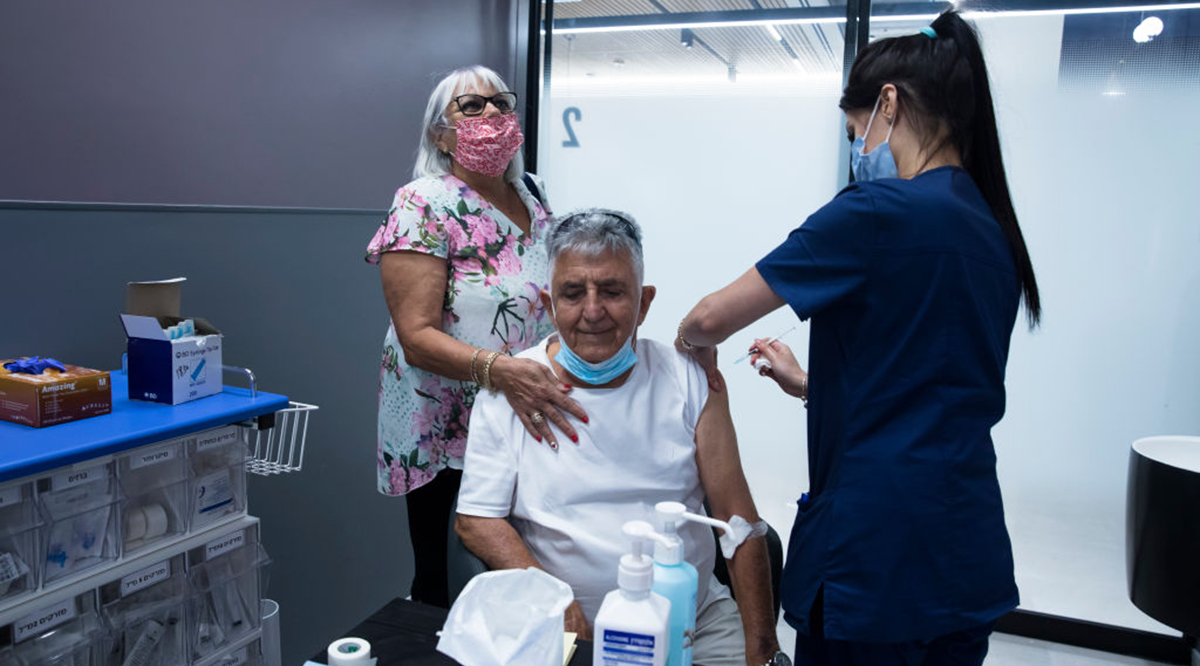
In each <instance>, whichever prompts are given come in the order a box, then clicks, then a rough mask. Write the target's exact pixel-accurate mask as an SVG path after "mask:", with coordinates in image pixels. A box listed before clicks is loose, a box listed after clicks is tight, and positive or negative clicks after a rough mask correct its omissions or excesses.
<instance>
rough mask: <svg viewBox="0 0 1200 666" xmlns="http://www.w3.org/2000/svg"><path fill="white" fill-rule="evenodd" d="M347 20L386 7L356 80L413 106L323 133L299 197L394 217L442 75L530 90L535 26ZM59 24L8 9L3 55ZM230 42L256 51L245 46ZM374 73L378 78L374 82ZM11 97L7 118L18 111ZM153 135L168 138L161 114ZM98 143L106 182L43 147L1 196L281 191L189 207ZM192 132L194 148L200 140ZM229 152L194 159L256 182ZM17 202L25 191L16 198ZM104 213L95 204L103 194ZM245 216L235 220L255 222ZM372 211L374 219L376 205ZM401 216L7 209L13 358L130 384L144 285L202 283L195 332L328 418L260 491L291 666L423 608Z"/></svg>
mask: <svg viewBox="0 0 1200 666" xmlns="http://www.w3.org/2000/svg"><path fill="white" fill-rule="evenodd" d="M71 4H72V5H73V6H75V5H78V3H71ZM85 4H86V3H85ZM193 4H194V3H193ZM313 4H314V3H313V2H312V1H311V0H306V1H305V3H304V5H305V6H308V5H313ZM334 4H335V5H336V6H338V7H342V6H346V5H360V4H361V5H364V6H371V7H373V8H375V10H376V11H377V12H379V13H380V15H383V16H387V17H388V18H387V21H386V25H387V26H388V27H387V31H388V32H390V33H393V35H392V37H393V38H394V40H396V41H397V43H398V44H399V47H398V49H384V50H380V51H378V52H377V53H374V54H369V53H368V54H362V53H360V54H359V55H358V56H357V58H358V60H357V61H356V62H355V63H347V67H348V68H349V69H355V68H357V67H358V66H359V64H361V63H365V64H363V66H366V67H374V68H381V67H384V66H385V65H386V66H387V67H391V68H392V70H393V73H394V80H392V81H391V82H390V84H389V85H390V86H391V90H389V91H388V93H387V94H388V96H390V97H392V98H394V99H395V100H397V103H396V104H394V105H392V106H391V107H389V108H388V109H387V113H385V114H382V115H381V116H370V117H369V118H368V117H364V119H363V123H362V126H351V125H354V123H351V122H346V123H344V124H343V123H340V122H339V123H331V124H328V125H325V126H321V127H316V128H314V129H313V130H312V131H313V133H314V136H315V137H317V138H319V141H317V142H316V144H317V145H316V146H315V147H313V146H310V148H312V149H313V150H315V151H317V152H321V151H326V152H331V153H333V154H334V155H335V157H336V159H332V160H330V161H328V162H326V165H327V167H328V168H326V169H325V170H324V172H323V173H321V174H316V175H313V176H312V177H311V178H308V179H307V180H303V181H297V182H301V183H302V184H303V187H300V188H299V190H296V189H291V190H287V192H291V193H295V192H297V191H301V190H305V189H306V188H308V187H310V186H311V187H312V188H313V189H314V190H315V191H316V192H317V193H318V194H319V195H320V196H314V199H312V200H311V201H308V202H309V203H312V202H313V201H317V200H319V201H321V202H323V203H325V204H335V203H336V204H342V203H354V204H356V205H358V204H361V205H365V206H370V207H378V208H383V207H385V206H386V205H387V204H388V203H389V201H390V198H391V195H392V193H393V192H394V190H395V188H396V187H398V186H399V185H402V184H403V183H404V182H405V181H406V180H407V173H408V172H409V169H410V168H411V164H412V157H411V156H412V155H413V151H414V150H415V137H416V133H417V118H418V117H419V116H420V114H421V112H422V111H423V108H424V104H425V99H426V97H427V95H428V92H429V89H430V87H431V81H432V73H433V72H439V71H446V70H448V69H450V68H452V67H455V66H458V65H462V64H468V63H471V62H483V63H484V64H488V65H490V66H492V67H494V68H495V69H497V70H498V71H500V72H501V74H502V75H504V76H505V77H506V78H508V79H509V80H510V81H511V80H513V76H512V75H513V71H514V69H515V62H516V56H515V49H514V48H513V47H512V44H513V43H514V42H513V39H514V32H515V30H516V29H517V28H516V26H517V25H518V23H521V25H523V22H518V21H517V20H516V16H515V12H514V11H513V9H512V7H513V5H515V4H516V3H515V2H514V3H513V4H512V5H510V4H509V3H505V2H492V1H490V0H439V2H427V3H418V2H399V3H386V2H354V3H331V5H334ZM49 5H55V3H49ZM96 6H97V7H99V5H96ZM130 6H136V7H140V8H142V9H145V10H146V15H145V17H143V20H142V21H141V22H140V23H138V25H139V27H140V29H142V30H145V31H150V32H153V31H155V30H156V29H165V27H169V26H163V25H161V24H156V23H155V21H157V20H159V18H157V17H160V16H161V12H160V11H151V10H150V9H149V8H148V5H147V3H130ZM46 7H47V4H46V3H5V4H4V8H3V9H0V26H8V27H0V33H4V34H5V38H4V39H0V49H6V48H8V47H6V46H3V42H4V41H5V39H7V37H8V36H11V33H12V32H13V31H12V30H11V29H9V28H11V25H12V23H6V21H9V20H12V19H13V18H14V15H18V16H16V18H18V19H20V18H22V16H20V15H23V14H25V13H27V12H28V13H30V14H31V15H32V14H35V13H42V12H44V11H49V10H48V9H46ZM121 7H124V5H121ZM418 7H419V11H418ZM105 9H106V11H118V5H112V4H109V5H105ZM122 11H123V10H122ZM297 11H299V10H297ZM498 13H499V14H504V15H507V13H511V14H513V16H511V17H510V19H511V20H510V19H506V21H507V23H505V25H504V26H498V25H492V24H491V23H488V22H485V21H482V20H479V16H485V15H486V16H492V15H497V14H498ZM60 16H69V13H66V14H63V15H60ZM63 20H64V21H66V20H67V19H66V18H64V19H63ZM106 25H107V23H106ZM228 28H229V30H230V31H233V32H235V31H236V30H235V28H236V26H228ZM329 29H330V30H331V31H335V32H337V36H338V37H339V38H341V39H343V40H344V41H347V42H354V41H355V38H356V35H354V34H349V33H346V32H345V27H344V26H342V25H341V24H339V23H337V22H334V23H332V24H330V28H329ZM381 29H382V28H381ZM169 42H170V40H162V42H161V44H159V45H157V46H156V48H157V49H159V50H158V51H154V50H152V51H149V52H147V53H145V54H144V57H145V58H146V60H147V61H150V62H152V61H153V60H154V58H155V57H157V56H158V55H161V54H162V53H163V52H164V51H163V50H164V49H169V47H170V44H169ZM26 46H27V48H29V49H30V50H31V52H30V53H27V54H23V55H24V56H25V57H24V61H26V62H29V61H31V60H36V59H37V58H38V57H41V56H43V55H45V48H48V47H45V48H43V47H41V46H38V45H33V44H28V43H27V42H26ZM401 47H402V48H401ZM39 49H40V50H39ZM10 52H11V51H10V50H7V51H5V53H6V54H7V53H10ZM77 55H79V54H77ZM371 58H375V59H376V61H372V62H367V61H370V59H371ZM364 59H365V60H364ZM6 63H7V64H6ZM6 66H7V67H8V69H3V70H0V86H4V85H8V84H9V83H11V79H10V78H7V75H8V74H11V72H12V69H11V61H10V60H9V59H8V58H7V57H0V68H3V67H6ZM145 66H146V67H147V68H150V67H151V65H150V64H146V65H145ZM147 71H150V70H149V69H148V70H147ZM212 75H213V76H219V75H220V73H219V72H215V73H213V74H212ZM23 76H24V75H23ZM26 80H27V81H28V80H29V79H28V77H27V78H26ZM76 83H78V81H77V82H76ZM39 85H42V86H44V87H46V88H47V89H50V88H54V87H55V86H56V85H58V84H56V83H55V81H52V80H46V81H43V82H41V83H40V84H39ZM42 92H45V91H42ZM327 92H328V91H327ZM4 97H5V99H6V105H4V106H7V100H10V99H11V98H10V97H8V96H7V95H4ZM401 102H402V103H401ZM4 106H0V114H3V111H2V109H3V108H4ZM300 112H301V111H300V110H294V111H293V113H300ZM322 112H323V110H322ZM93 114H98V115H97V116H96V117H99V115H103V114H99V112H98V111H97V110H96V109H92V108H78V109H74V110H73V111H72V112H71V113H70V117H69V118H68V119H67V120H69V124H73V126H77V127H83V128H86V127H88V126H89V122H90V121H89V119H91V118H93ZM278 115H286V114H284V113H283V112H282V111H281V112H280V114H278ZM277 117H278V116H277ZM10 120H11V116H4V115H0V136H2V137H4V138H3V141H2V142H0V147H3V146H4V145H5V143H4V142H7V145H10V146H11V142H12V140H13V138H14V136H17V135H19V134H20V132H19V131H17V129H16V128H14V127H12V126H10V125H6V124H5V123H8V122H9V121H10ZM101 120H103V118H101ZM309 120H312V119H311V118H309ZM368 121H369V122H368ZM147 122H155V117H154V115H153V114H150V115H149V120H148V121H147ZM281 122H284V121H281ZM286 122H287V123H294V122H300V121H293V120H287V121H286ZM268 124H270V123H268ZM79 131H81V132H83V133H84V134H85V135H86V137H87V139H88V141H90V142H91V143H90V145H91V146H92V148H91V150H92V151H93V153H92V154H93V155H95V156H96V157H97V162H96V163H95V164H91V165H85V166H86V167H87V168H86V169H84V168H83V167H79V169H76V168H75V166H78V165H75V166H72V165H68V164H63V163H59V165H58V166H57V167H56V166H55V165H51V164H49V162H48V161H46V160H45V159H44V156H39V155H38V154H37V153H36V152H34V147H33V146H32V145H29V146H25V147H23V148H21V150H20V151H19V153H18V154H17V155H13V154H12V153H9V152H7V151H5V150H0V162H3V163H4V164H6V165H7V166H6V167H0V184H5V185H4V186H5V187H9V186H12V187H16V186H15V185H12V183H11V182H9V181H10V179H11V178H13V177H15V176H21V178H22V180H20V183H18V184H19V185H20V188H23V189H22V193H24V194H27V195H29V196H32V197H35V198H40V199H58V200H70V199H72V198H74V197H76V196H77V195H78V194H79V192H80V191H81V190H79V189H78V188H79V187H82V186H85V185H87V183H86V182H85V181H86V178H85V176H87V174H91V175H93V176H94V175H96V174H97V173H103V172H105V171H107V170H111V171H114V173H111V174H107V175H106V178H108V180H107V181H106V182H108V183H125V184H126V185H128V187H129V189H128V190H121V191H123V192H128V193H129V194H128V196H131V197H133V196H141V193H143V192H161V191H164V190H163V188H168V189H169V188H173V187H176V186H178V187H180V188H183V189H180V190H178V191H180V192H183V191H190V192H193V193H194V195H188V196H186V197H183V198H184V199H186V200H189V201H192V200H194V199H193V196H201V195H202V194H203V195H204V196H208V195H210V194H211V195H212V196H213V197H214V198H213V199H211V200H205V201H203V202H202V203H231V201H227V200H224V195H225V194H230V193H235V190H233V189H228V188H226V189H222V188H223V187H224V186H226V185H229V186H240V184H239V183H237V182H235V181H237V180H238V179H239V178H240V179H241V180H250V181H251V182H252V183H253V182H258V180H261V179H257V180H256V178H257V177H258V176H261V178H262V179H269V178H271V177H272V170H271V167H270V166H269V165H262V164H255V165H253V169H252V171H253V173H251V174H246V173H242V174H241V175H240V176H235V175H228V177H227V178H224V180H221V181H219V182H218V181H212V182H210V183H208V184H209V185H214V186H218V187H215V189H213V190H211V191H209V192H201V190H200V189H192V190H188V189H186V188H190V187H191V184H189V183H188V182H186V181H187V178H182V179H181V175H180V174H178V173H173V172H172V173H154V172H153V170H150V171H149V172H148V171H146V170H145V169H144V167H145V164H135V163H133V162H131V161H129V160H128V156H127V154H126V153H125V152H123V151H124V150H125V148H124V147H122V146H120V145H118V144H121V143H122V141H123V139H122V138H121V137H114V136H106V135H104V133H103V132H102V131H101V130H100V129H96V132H97V134H95V135H92V134H89V133H88V131H84V130H79ZM178 131H179V133H180V134H183V133H186V128H178ZM343 136H352V137H370V138H371V140H372V141H373V142H374V143H376V144H378V146H376V147H380V146H382V147H383V148H386V151H385V152H386V154H387V155H388V156H390V162H389V163H388V164H387V165H386V168H384V167H383V166H380V163H379V160H378V157H379V156H378V155H377V154H372V153H371V150H367V149H364V154H363V155H362V159H361V161H356V160H354V159H347V158H346V154H343V153H344V152H345V153H347V154H352V153H354V151H355V150H357V149H358V148H361V147H363V146H364V145H366V144H365V143H363V142H357V143H353V142H351V143H353V146H352V147H351V148H346V149H345V151H343V148H342V147H338V144H339V142H340V140H341V137H343ZM179 140H181V141H182V140H185V137H181V138H179ZM187 140H191V139H187ZM281 141H286V142H291V141H300V140H299V139H295V138H294V137H293V138H286V139H281ZM227 147H228V146H225V148H227ZM284 147H285V148H287V147H294V146H284ZM110 149H111V150H110ZM222 149H223V148H222V147H221V146H215V147H214V151H215V152H214V153H213V154H207V153H206V152H205V150H204V149H203V146H196V154H195V155H194V156H193V157H194V158H195V159H197V160H201V161H212V162H213V164H214V165H216V166H220V167H228V168H229V169H231V170H232V171H234V172H236V171H237V169H239V168H240V167H241V166H244V165H239V164H236V158H235V157H233V156H231V155H229V154H224V155H222V156H221V157H214V156H213V155H216V154H218V153H219V151H220V150H222ZM114 156H115V157H114ZM316 157H318V158H319V157H320V155H317V156H316ZM18 162H21V163H24V164H27V165H28V166H29V168H30V169H32V170H33V172H34V173H33V174H32V175H31V174H25V175H22V174H21V173H20V171H21V169H19V168H15V167H14V166H13V165H14V164H16V163H18ZM5 168H7V171H5ZM60 175H61V176H62V177H61V178H60V177H59V176H60ZM114 191H115V190H114ZM244 191H245V192H250V193H254V192H256V191H257V190H256V189H255V188H254V187H250V188H248V189H246V190H244ZM301 193H303V192H301ZM331 193H332V194H337V195H338V196H342V195H345V196H346V197H347V198H345V199H338V200H337V201H327V200H326V196H325V195H326V194H331ZM12 194H13V191H11V188H10V191H8V192H6V195H9V196H11V195H12ZM85 194H87V193H86V192H85ZM218 195H220V196H218ZM87 198H93V197H92V195H91V194H87ZM232 198H233V199H234V201H233V202H234V203H245V202H244V201H242V200H240V198H239V197H232ZM360 198H365V199H369V203H365V204H364V203H361V202H360V201H359V199H360ZM272 200H273V199H272ZM306 201H307V200H306ZM291 203H296V202H291ZM382 215H383V212H382V210H381V211H379V212H378V213H361V212H348V211H340V212H339V211H327V212H321V211H309V212H304V211H294V210H292V211H288V210H277V211H270V210H249V209H224V210H222V209H218V208H214V209H208V210H204V209H193V210H188V209H183V208H173V209H172V208H161V207H158V208H155V207H149V208H141V209H140V208H137V207H126V208H124V209H117V210H104V209H102V207H65V208H59V209H41V208H38V207H36V206H31V205H25V204H20V203H0V248H3V251H4V255H5V258H4V261H3V262H0V283H3V284H4V285H5V298H4V300H3V306H2V309H0V357H8V356H16V355H31V354H41V355H49V356H53V357H55V358H58V359H61V360H64V361H68V362H71V363H76V364H80V365H85V366H92V367H100V368H114V367H117V366H118V365H119V364H120V357H121V353H122V352H123V351H124V344H125V340H124V336H123V333H122V330H121V326H120V322H119V321H118V318H117V314H118V313H119V312H120V311H121V309H122V306H123V304H124V289H125V283H126V282H127V281H130V280H147V279H160V278H166V277H172V276H177V275H184V276H187V277H188V283H187V285H186V287H185V289H184V297H183V310H184V314H193V315H198V316H203V317H206V318H207V319H209V320H210V321H212V322H213V323H214V324H215V325H217V326H219V327H220V328H221V329H222V331H223V332H224V334H225V362H226V363H228V364H231V365H242V366H248V367H251V368H253V369H254V370H255V372H256V373H257V374H258V377H259V380H260V385H261V386H262V387H263V388H264V389H265V390H268V391H272V392H275V393H283V394H286V395H288V396H289V397H292V398H293V399H296V400H300V401H303V402H309V403H314V404H317V405H319V406H320V408H321V409H320V411H318V412H316V414H315V415H314V416H313V417H312V420H311V423H310V430H309V435H308V442H309V447H308V451H307V459H306V461H305V466H304V470H303V471H302V472H301V473H299V474H293V475H289V476H282V477H280V476H277V477H272V478H267V479H259V478H255V479H254V480H253V481H252V483H251V486H250V511H251V512H252V513H253V514H255V515H257V516H259V517H261V518H262V521H263V523H262V524H263V533H264V539H265V544H266V547H267V550H268V552H269V553H270V555H271V556H272V558H273V559H274V565H273V567H272V570H271V581H270V590H269V594H270V596H271V597H273V598H275V599H276V600H278V601H279V602H280V604H281V606H282V610H281V613H282V627H283V643H284V648H283V654H284V663H286V664H289V665H293V664H298V663H301V662H303V660H304V659H305V658H306V657H308V656H309V655H311V654H313V653H314V652H316V651H318V650H320V649H323V648H324V646H325V645H326V644H327V643H328V642H329V641H330V640H332V639H333V638H335V637H337V636H339V635H341V633H343V632H345V631H346V630H348V629H350V628H351V627H352V626H353V625H355V624H356V623H357V622H359V621H360V620H361V619H363V618H365V617H366V616H367V615H368V614H369V613H370V612H371V611H373V610H374V609H376V608H378V607H379V606H381V605H383V604H384V603H386V602H387V601H388V600H390V599H392V598H394V597H396V596H405V595H406V594H407V593H408V589H409V583H410V582H411V576H412V555H411V550H410V545H409V542H408V526H407V522H406V519H405V508H404V501H403V500H402V499H394V498H387V497H384V496H382V495H379V494H377V493H376V492H375V406H376V390H377V384H378V367H379V365H378V364H379V358H380V354H381V345H382V342H383V335H384V331H385V328H386V326H387V310H386V308H385V306H384V303H383V297H382V294H381V291H380V287H379V277H378V271H377V270H376V269H375V268H374V267H371V266H369V265H367V264H366V263H364V262H363V259H362V255H363V249H364V248H365V246H366V243H367V241H368V240H369V239H370V237H371V235H372V234H373V233H374V231H375V229H376V228H377V226H378V223H379V221H380V219H382ZM0 455H2V452H0Z"/></svg>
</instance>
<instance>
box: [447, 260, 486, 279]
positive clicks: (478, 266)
mask: <svg viewBox="0 0 1200 666" xmlns="http://www.w3.org/2000/svg"><path fill="white" fill-rule="evenodd" d="M450 264H451V265H452V266H454V270H456V271H458V272H459V273H461V274H463V275H478V274H480V273H482V272H483V264H482V263H480V262H479V260H478V259H476V258H474V257H466V258H464V257H451V259H450Z"/></svg>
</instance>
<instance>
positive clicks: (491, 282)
mask: <svg viewBox="0 0 1200 666" xmlns="http://www.w3.org/2000/svg"><path fill="white" fill-rule="evenodd" d="M483 283H484V284H485V285H487V286H489V287H494V286H496V285H498V284H500V276H499V275H488V276H487V277H485V278H483Z"/></svg>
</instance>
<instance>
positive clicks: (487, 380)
mask: <svg viewBox="0 0 1200 666" xmlns="http://www.w3.org/2000/svg"><path fill="white" fill-rule="evenodd" d="M498 356H500V352H498V351H494V352H492V353H491V354H488V357H487V360H486V361H484V362H483V381H482V382H480V383H479V385H480V386H482V387H483V388H485V389H487V390H489V391H495V390H496V387H495V386H493V385H492V363H495V362H496V357H498Z"/></svg>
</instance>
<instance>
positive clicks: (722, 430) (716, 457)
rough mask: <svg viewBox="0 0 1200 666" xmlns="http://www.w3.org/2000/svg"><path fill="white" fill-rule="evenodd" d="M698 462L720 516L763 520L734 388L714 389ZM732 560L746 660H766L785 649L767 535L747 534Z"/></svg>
mask: <svg viewBox="0 0 1200 666" xmlns="http://www.w3.org/2000/svg"><path fill="white" fill-rule="evenodd" d="M696 465H697V467H699V469H700V483H701V484H702V485H703V486H704V492H705V494H706V495H707V496H708V504H709V507H710V508H711V509H712V513H713V517H714V518H717V519H718V520H725V521H728V520H729V518H730V517H731V516H734V515H738V516H741V517H742V518H745V519H746V521H747V522H750V523H756V522H758V520H759V517H758V510H757V509H756V508H755V507H754V499H753V498H752V497H751V496H750V487H749V485H748V484H747V483H746V475H745V474H744V473H743V472H742V461H741V458H740V457H739V456H738V448H737V434H736V433H735V432H734V430H733V419H732V418H731V417H730V415H729V394H728V393H724V392H718V391H710V392H709V394H708V404H706V405H705V406H704V411H703V412H702V413H701V414H700V421H699V422H698V423H697V424H696ZM726 562H727V563H728V567H729V579H730V583H732V584H733V593H734V595H735V596H736V597H737V605H738V610H739V612H740V613H741V616H742V630H743V631H744V632H745V634H746V663H747V664H765V663H767V662H768V661H769V660H770V659H771V657H772V656H773V655H774V654H775V652H776V651H777V650H778V649H779V640H778V638H777V637H776V635H775V613H774V606H773V604H772V599H771V565H770V561H769V560H768V558H767V546H766V540H764V539H761V538H754V539H747V540H746V541H745V542H743V543H742V545H741V546H739V547H738V549H737V552H735V553H734V555H733V558H732V559H729V560H726Z"/></svg>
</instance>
